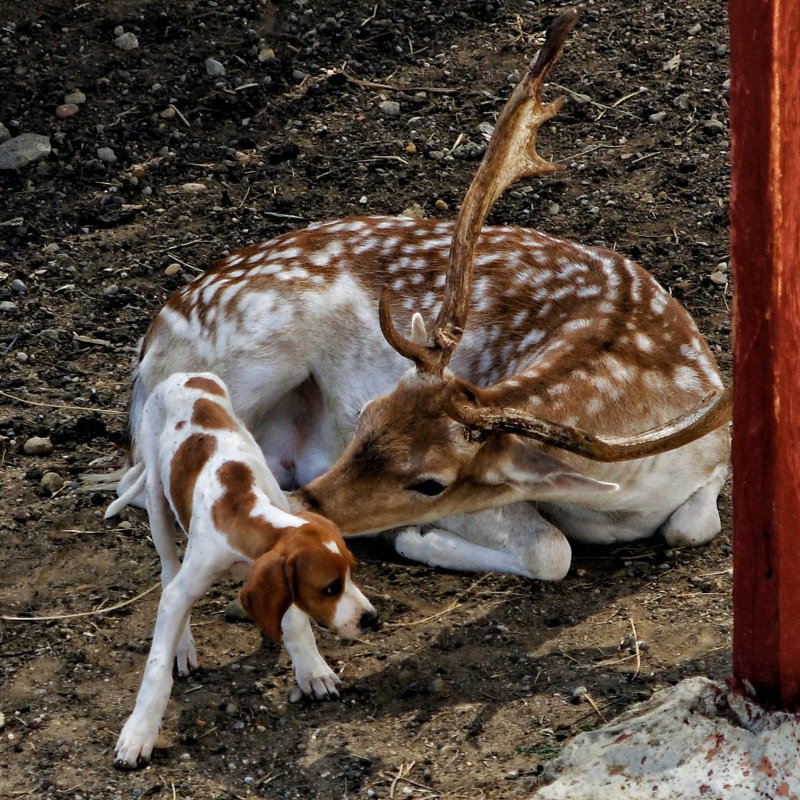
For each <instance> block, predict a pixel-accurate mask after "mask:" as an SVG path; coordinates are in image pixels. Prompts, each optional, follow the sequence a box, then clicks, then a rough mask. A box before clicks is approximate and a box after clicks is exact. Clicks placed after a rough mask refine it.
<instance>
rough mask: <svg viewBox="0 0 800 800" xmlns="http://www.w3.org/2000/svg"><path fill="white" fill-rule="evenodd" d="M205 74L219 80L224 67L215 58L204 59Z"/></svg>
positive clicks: (223, 72)
mask: <svg viewBox="0 0 800 800" xmlns="http://www.w3.org/2000/svg"><path fill="white" fill-rule="evenodd" d="M205 63H206V73H207V74H208V75H210V76H211V77H212V78H219V77H221V76H222V75H224V74H225V66H224V65H223V64H222V62H220V61H217V59H216V58H207V59H206V62H205Z"/></svg>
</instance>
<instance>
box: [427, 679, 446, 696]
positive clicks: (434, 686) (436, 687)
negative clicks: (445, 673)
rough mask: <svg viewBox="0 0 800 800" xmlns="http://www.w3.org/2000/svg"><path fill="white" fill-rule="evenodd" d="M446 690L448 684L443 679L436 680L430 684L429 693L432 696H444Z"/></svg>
mask: <svg viewBox="0 0 800 800" xmlns="http://www.w3.org/2000/svg"><path fill="white" fill-rule="evenodd" d="M445 689H447V684H446V683H445V682H444V679H443V678H441V677H436V678H434V679H433V680H432V681H431V682H430V683H429V684H428V691H429V692H430V693H431V694H442V693H443V692H444V691H445Z"/></svg>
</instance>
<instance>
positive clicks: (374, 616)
mask: <svg viewBox="0 0 800 800" xmlns="http://www.w3.org/2000/svg"><path fill="white" fill-rule="evenodd" d="M358 626H359V627H360V628H361V630H362V631H364V630H371V631H376V630H378V628H380V626H381V621H380V620H379V619H378V612H377V611H374V610H372V611H365V612H364V613H363V614H362V615H361V619H360V620H359V621H358Z"/></svg>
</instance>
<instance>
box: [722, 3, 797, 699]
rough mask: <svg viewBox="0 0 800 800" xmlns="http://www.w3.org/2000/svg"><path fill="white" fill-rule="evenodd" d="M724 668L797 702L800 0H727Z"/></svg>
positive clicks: (762, 691)
mask: <svg viewBox="0 0 800 800" xmlns="http://www.w3.org/2000/svg"><path fill="white" fill-rule="evenodd" d="M728 10H729V16H730V28H731V130H732V143H733V152H732V162H733V174H732V190H731V225H732V231H731V252H732V259H733V266H734V276H735V289H736V291H735V299H734V315H733V318H734V342H735V343H734V381H735V396H734V402H735V407H734V441H733V501H734V547H733V550H734V556H733V563H734V581H733V604H734V623H733V669H734V674H735V676H736V677H737V678H740V679H746V680H747V681H749V682H750V683H751V684H752V685H753V687H754V688H755V689H756V694H757V697H758V699H759V700H760V701H761V702H762V704H774V705H776V706H778V707H780V708H785V709H790V710H796V709H800V3H798V2H797V1H796V0H729V2H728Z"/></svg>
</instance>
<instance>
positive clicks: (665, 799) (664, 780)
mask: <svg viewBox="0 0 800 800" xmlns="http://www.w3.org/2000/svg"><path fill="white" fill-rule="evenodd" d="M798 753H800V720H799V719H798V717H797V715H793V714H786V713H783V712H776V713H773V714H769V713H767V712H764V711H763V710H761V709H760V708H759V707H758V706H756V705H755V703H753V702H752V701H750V700H747V699H746V698H743V697H742V696H741V695H738V694H736V693H734V692H732V691H730V690H729V689H728V688H727V687H726V686H724V685H720V684H716V683H714V682H712V681H710V680H708V679H707V678H690V679H688V680H685V681H683V682H682V683H679V684H678V685H677V686H674V687H672V688H670V689H665V690H664V691H661V692H658V693H657V694H655V695H653V697H652V698H650V700H648V701H647V702H645V703H640V704H638V705H636V706H634V707H633V708H632V709H631V710H630V711H628V712H626V713H625V714H623V715H622V716H620V717H619V718H618V719H616V720H614V721H613V722H611V723H609V724H608V725H605V726H603V727H602V728H599V729H597V730H595V731H589V732H588V733H582V734H580V735H579V736H576V737H575V739H573V740H572V741H571V742H570V743H569V744H568V745H567V746H566V747H565V748H564V751H563V752H562V754H561V755H560V756H559V757H558V758H557V759H555V760H554V761H552V762H551V763H550V764H548V766H547V768H546V769H545V778H546V779H547V780H551V781H553V783H550V784H549V785H548V786H544V787H542V788H541V789H539V790H538V791H537V792H536V793H535V795H534V797H535V798H536V800H601V799H602V798H614V800H643V798H647V800H744V798H748V800H749V798H760V797H763V798H767V797H772V798H783V797H785V798H791V797H800V756H799V755H798Z"/></svg>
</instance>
